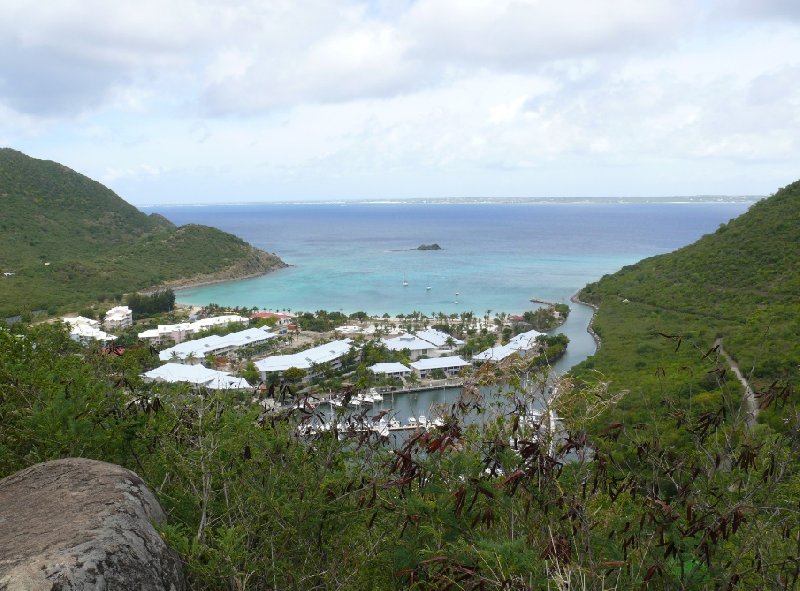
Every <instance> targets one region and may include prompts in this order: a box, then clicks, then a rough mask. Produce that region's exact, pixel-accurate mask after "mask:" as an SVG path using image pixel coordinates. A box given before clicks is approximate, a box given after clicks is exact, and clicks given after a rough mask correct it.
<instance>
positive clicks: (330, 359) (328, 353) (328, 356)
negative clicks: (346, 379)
mask: <svg viewBox="0 0 800 591" xmlns="http://www.w3.org/2000/svg"><path fill="white" fill-rule="evenodd" d="M352 343H353V341H352V340H350V339H341V340H338V341H331V342H330V343H325V344H324V345H319V346H317V347H312V348H311V349H306V350H305V351H300V352H299V353H292V354H291V355H272V356H270V357H265V358H264V359H261V360H260V361H256V367H257V368H258V371H260V372H261V379H262V380H264V381H266V380H267V374H282V373H283V372H284V371H286V370H287V369H289V368H290V367H296V368H298V369H304V370H306V380H308V379H311V378H312V377H313V374H312V372H313V370H314V368H315V367H316V366H319V365H322V364H323V363H327V364H329V365H330V366H331V367H332V368H333V369H335V370H336V369H339V368H340V367H341V366H342V357H344V356H345V355H346V354H347V353H349V352H350V349H351V348H352ZM309 370H311V371H309Z"/></svg>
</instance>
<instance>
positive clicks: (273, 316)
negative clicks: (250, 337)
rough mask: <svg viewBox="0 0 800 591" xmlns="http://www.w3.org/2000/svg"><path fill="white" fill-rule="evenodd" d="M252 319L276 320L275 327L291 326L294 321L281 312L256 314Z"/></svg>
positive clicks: (291, 317)
mask: <svg viewBox="0 0 800 591" xmlns="http://www.w3.org/2000/svg"><path fill="white" fill-rule="evenodd" d="M250 318H252V319H253V320H258V319H261V320H275V326H289V325H290V324H291V323H292V320H294V317H293V316H290V315H289V314H281V313H280V312H256V313H255V314H252V315H251V316H250Z"/></svg>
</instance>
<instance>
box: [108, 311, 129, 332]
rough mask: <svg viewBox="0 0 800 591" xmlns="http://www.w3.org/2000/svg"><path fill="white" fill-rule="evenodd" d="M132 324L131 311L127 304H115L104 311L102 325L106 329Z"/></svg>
mask: <svg viewBox="0 0 800 591" xmlns="http://www.w3.org/2000/svg"><path fill="white" fill-rule="evenodd" d="M132 324H133V312H131V309H130V308H129V307H128V306H115V307H113V308H111V309H110V310H109V311H108V312H106V317H105V319H104V320H103V326H104V327H105V329H106V330H118V329H120V328H127V327H129V326H130V325H132Z"/></svg>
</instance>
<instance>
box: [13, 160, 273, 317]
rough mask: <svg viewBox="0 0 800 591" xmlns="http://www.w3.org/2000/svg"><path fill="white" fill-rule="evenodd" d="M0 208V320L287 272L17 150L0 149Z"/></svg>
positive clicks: (213, 232) (227, 238) (238, 243)
mask: <svg viewBox="0 0 800 591" xmlns="http://www.w3.org/2000/svg"><path fill="white" fill-rule="evenodd" d="M0 206H2V211H3V216H2V219H1V220H0V232H2V235H3V240H2V242H0V271H6V272H13V273H14V275H13V276H3V277H2V280H1V281H0V316H4V315H10V314H14V313H17V312H20V311H24V310H33V309H51V310H53V309H57V308H60V307H63V306H70V305H72V306H74V305H79V304H82V303H84V302H89V301H94V300H96V299H98V298H99V299H102V298H104V297H110V296H114V295H119V294H121V293H125V292H129V291H133V290H139V289H145V288H148V287H154V286H158V285H175V284H181V283H186V282H194V281H214V280H221V279H235V278H239V277H246V276H252V275H258V274H263V273H266V272H269V271H271V270H273V269H276V268H280V267H282V266H285V265H284V263H283V262H282V261H281V260H280V259H279V258H278V257H277V256H275V255H273V254H269V253H265V252H263V251H260V250H258V249H255V248H253V247H252V246H250V245H249V244H247V243H246V242H244V241H243V240H240V239H239V238H237V237H235V236H232V235H231V234H226V233H225V232H221V231H219V230H217V229H215V228H209V227H207V226H197V225H187V226H183V227H180V228H176V227H175V226H174V225H173V224H172V223H170V222H169V221H168V220H166V218H164V217H162V216H160V215H155V214H154V215H149V216H148V215H146V214H144V213H142V212H141V211H139V210H138V209H136V208H135V207H133V206H132V205H130V204H129V203H127V202H125V201H124V200H123V199H121V198H120V197H119V196H118V195H116V194H115V193H114V192H113V191H111V190H110V189H108V188H106V187H104V186H103V185H101V184H100V183H98V182H96V181H93V180H92V179H90V178H88V177H86V176H84V175H81V174H78V173H77V172H75V171H73V170H70V169H69V168H67V167H65V166H62V165H60V164H57V163H55V162H50V161H44V160H37V159H34V158H30V157H28V156H26V155H24V154H22V153H20V152H17V151H15V150H10V149H0ZM45 263H50V264H49V265H45Z"/></svg>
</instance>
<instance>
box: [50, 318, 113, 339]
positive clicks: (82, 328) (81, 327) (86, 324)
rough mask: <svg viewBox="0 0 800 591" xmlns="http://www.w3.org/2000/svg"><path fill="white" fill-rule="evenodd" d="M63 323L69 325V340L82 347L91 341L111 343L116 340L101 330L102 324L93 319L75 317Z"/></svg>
mask: <svg viewBox="0 0 800 591" xmlns="http://www.w3.org/2000/svg"><path fill="white" fill-rule="evenodd" d="M63 321H64V323H65V324H68V325H69V338H71V339H72V340H73V341H75V342H77V343H81V344H82V345H86V344H88V343H90V342H91V341H103V342H109V341H113V340H114V339H115V338H116V337H114V336H112V335H110V334H107V333H105V332H103V331H102V330H100V328H99V327H100V323H99V322H98V321H97V320H93V319H91V318H84V317H83V316H75V317H74V318H63Z"/></svg>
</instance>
